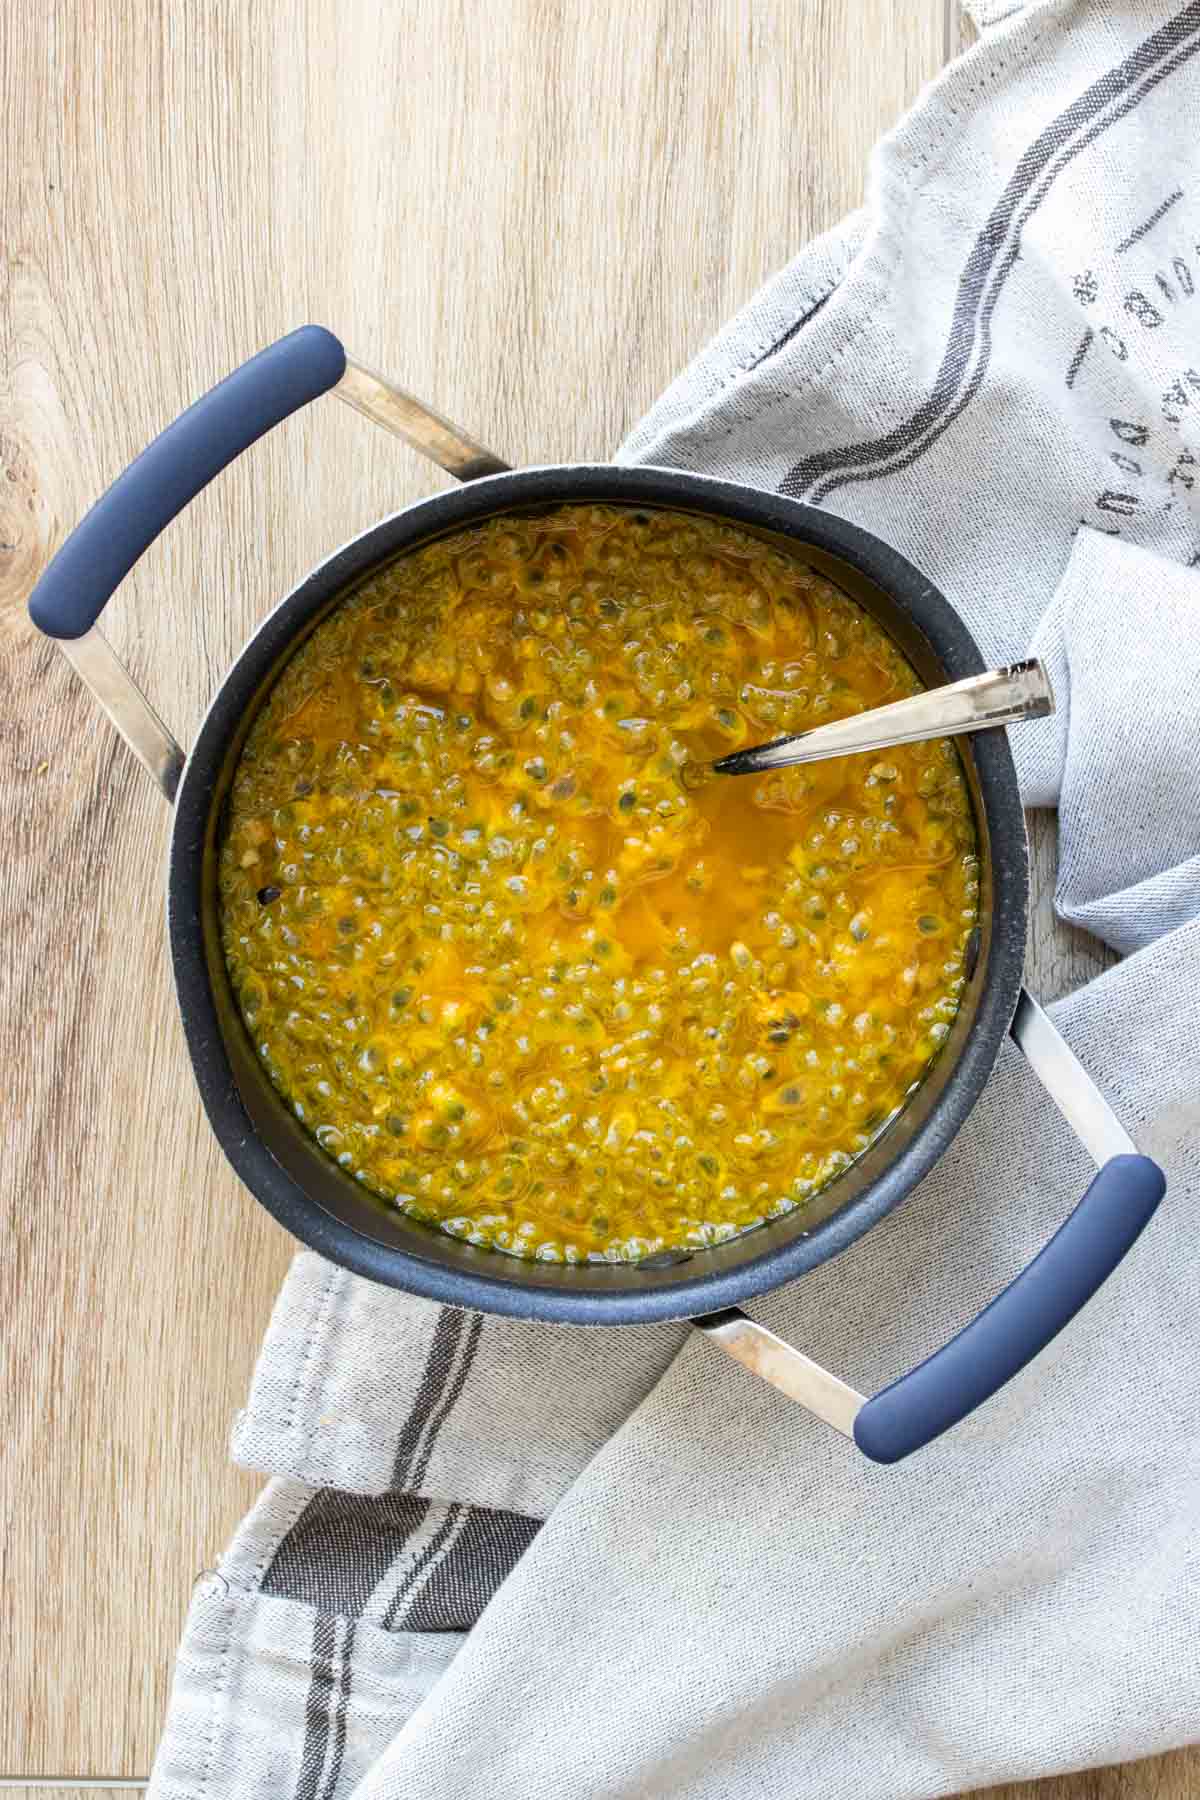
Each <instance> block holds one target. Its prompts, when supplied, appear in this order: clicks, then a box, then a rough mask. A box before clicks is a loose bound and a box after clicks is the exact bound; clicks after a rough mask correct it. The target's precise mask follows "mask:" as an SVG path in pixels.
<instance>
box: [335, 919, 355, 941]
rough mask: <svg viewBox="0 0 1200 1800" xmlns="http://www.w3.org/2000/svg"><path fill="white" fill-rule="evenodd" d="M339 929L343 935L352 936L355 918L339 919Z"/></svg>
mask: <svg viewBox="0 0 1200 1800" xmlns="http://www.w3.org/2000/svg"><path fill="white" fill-rule="evenodd" d="M338 930H339V931H340V932H341V934H342V936H343V937H350V936H352V935H353V932H354V920H353V919H339V920H338Z"/></svg>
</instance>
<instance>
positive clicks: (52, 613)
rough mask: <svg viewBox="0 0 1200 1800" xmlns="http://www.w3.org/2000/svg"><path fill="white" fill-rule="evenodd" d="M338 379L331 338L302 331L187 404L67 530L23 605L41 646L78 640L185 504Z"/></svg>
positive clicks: (319, 331) (308, 328) (339, 361)
mask: <svg viewBox="0 0 1200 1800" xmlns="http://www.w3.org/2000/svg"><path fill="white" fill-rule="evenodd" d="M345 369H346V352H345V350H344V349H343V348H342V346H341V344H340V343H339V342H338V340H337V338H335V337H334V335H333V333H332V332H331V331H326V330H324V329H323V327H321V326H320V325H302V326H301V327H300V329H299V331H293V332H290V333H289V335H288V336H287V337H283V338H280V339H279V341H278V343H275V344H272V345H271V346H270V347H269V348H268V349H266V350H261V351H260V352H259V354H258V355H257V356H252V357H251V358H250V360H249V362H246V363H243V364H242V366H241V368H240V369H236V370H235V371H234V373H233V374H232V375H230V376H227V377H226V379H225V380H224V381H222V382H220V383H219V384H218V386H216V387H215V388H213V389H212V390H211V391H210V392H209V393H207V394H205V395H204V397H203V399H201V400H197V401H196V404H195V405H194V406H190V407H189V408H188V410H187V412H185V413H184V414H183V415H182V416H181V417H180V418H178V419H176V421H175V423H174V424H173V425H168V426H167V428H166V430H165V431H164V432H162V433H161V434H160V435H159V436H158V437H156V438H155V440H154V442H153V443H152V444H151V445H150V446H149V447H148V448H147V449H145V450H143V451H142V454H141V455H140V456H139V457H138V459H137V461H136V462H134V463H131V464H130V466H129V467H128V468H127V469H126V471H125V473H124V474H123V475H119V476H118V477H117V479H116V481H114V482H113V484H112V486H111V487H110V488H109V490H108V492H107V493H106V494H104V495H103V496H102V497H101V498H100V499H99V500H97V502H96V504H95V505H94V506H93V507H92V510H91V511H90V512H89V513H88V515H87V517H86V518H85V519H84V520H83V521H82V523H81V524H79V525H77V526H76V528H75V530H74V531H73V532H72V533H71V536H70V537H69V538H68V539H67V541H66V543H65V544H64V545H63V546H62V548H61V550H59V552H58V554H57V555H56V556H55V558H54V560H53V562H51V564H50V565H49V567H48V568H47V569H46V571H45V573H44V574H43V575H42V577H41V580H40V581H39V582H38V584H37V586H36V587H35V588H34V590H33V593H32V595H31V596H30V600H29V612H30V616H31V618H32V619H33V622H34V624H35V625H37V626H38V627H39V629H40V630H42V631H44V632H45V633H46V635H47V636H48V637H52V638H68V639H70V638H81V637H83V636H84V635H85V633H87V632H88V631H90V630H91V628H92V626H93V625H94V624H95V623H96V621H97V619H98V618H99V617H100V614H101V613H102V612H103V611H104V608H105V607H106V606H107V604H108V602H109V600H110V599H111V597H112V595H113V594H114V593H115V591H116V589H117V588H118V587H119V586H120V584H121V582H122V581H123V580H124V579H125V577H126V575H128V573H129V571H130V569H132V567H133V565H134V563H136V562H137V560H138V558H139V557H140V556H141V555H142V554H143V552H144V551H146V550H148V549H149V547H150V545H151V544H152V543H153V542H154V540H155V538H156V537H157V536H158V534H159V532H160V531H162V530H163V528H164V527H165V526H167V525H169V524H170V522H171V520H172V519H173V518H174V517H175V516H176V514H177V513H180V512H182V511H183V509H184V507H185V506H186V505H187V504H188V502H189V500H193V499H195V497H196V495H197V494H198V493H199V492H200V490H201V488H204V487H207V486H208V484H209V482H210V481H211V480H212V478H213V476H214V475H218V474H220V472H221V470H222V469H223V468H225V466H226V465H227V464H228V463H231V462H232V461H233V460H234V458H235V457H237V456H240V455H241V453H242V451H243V450H247V449H249V447H250V445H251V444H253V443H255V442H256V441H257V439H259V438H260V437H262V436H263V434H264V433H265V432H268V431H270V429H271V427H272V426H273V425H278V424H279V423H280V422H281V421H282V420H283V419H286V418H287V417H288V416H289V415H290V414H291V413H294V412H297V411H298V410H299V408H300V407H302V406H306V405H307V404H308V402H309V401H310V400H315V399H316V398H317V397H318V395H320V394H325V393H328V392H329V390H330V388H332V387H336V385H337V383H338V382H339V381H340V380H341V379H342V376H343V374H344V373H345Z"/></svg>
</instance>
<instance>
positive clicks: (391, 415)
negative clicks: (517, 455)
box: [330, 356, 509, 481]
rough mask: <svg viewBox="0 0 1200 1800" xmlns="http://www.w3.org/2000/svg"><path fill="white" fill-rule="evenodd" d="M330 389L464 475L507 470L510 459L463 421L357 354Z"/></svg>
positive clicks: (451, 470)
mask: <svg viewBox="0 0 1200 1800" xmlns="http://www.w3.org/2000/svg"><path fill="white" fill-rule="evenodd" d="M330 392H331V393H333V394H336V395H337V398H338V399H339V400H341V401H344V403H345V404H346V405H347V406H352V407H353V408H354V410H355V412H359V413H361V414H362V415H363V417H364V418H365V419H370V420H371V423H372V424H373V425H382V426H383V428H384V430H385V431H390V432H393V433H394V435H395V436H396V437H399V438H403V439H404V442H405V443H406V444H411V445H412V447H413V449H414V450H419V451H420V452H421V453H422V455H423V456H427V457H429V459H430V461H431V462H435V463H437V464H438V466H439V468H443V469H445V470H446V472H447V473H448V474H450V475H453V476H455V478H456V479H457V480H459V481H478V480H479V478H480V476H482V475H503V474H505V473H507V471H508V468H509V464H508V463H506V462H501V460H500V458H499V457H498V456H496V455H494V454H493V452H492V451H490V450H487V449H485V448H484V446H483V445H482V444H477V443H476V442H475V439H474V438H473V437H470V436H468V434H467V433H466V432H465V431H463V430H462V428H461V427H460V426H458V425H452V424H451V422H450V420H449V419H445V418H443V417H442V415H441V413H438V412H434V410H433V408H432V407H431V406H426V404H425V402H424V401H423V400H417V399H416V398H414V396H413V395H412V394H409V393H406V392H405V390H404V389H403V388H398V387H393V385H392V383H391V382H390V381H386V380H385V379H384V377H383V376H382V375H377V374H376V372H375V370H374V369H368V368H367V367H366V366H365V364H363V363H359V362H355V361H354V359H353V357H350V356H348V357H347V358H346V373H345V374H344V375H343V376H342V379H341V380H340V381H339V382H338V384H337V386H336V387H334V388H331V389H330Z"/></svg>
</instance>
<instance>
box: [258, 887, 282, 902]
mask: <svg viewBox="0 0 1200 1800" xmlns="http://www.w3.org/2000/svg"><path fill="white" fill-rule="evenodd" d="M282 892H283V889H282V888H277V887H260V888H259V890H258V904H259V905H260V906H270V904H271V902H272V900H278V898H279V896H280V894H282Z"/></svg>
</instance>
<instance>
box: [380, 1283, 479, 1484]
mask: <svg viewBox="0 0 1200 1800" xmlns="http://www.w3.org/2000/svg"><path fill="white" fill-rule="evenodd" d="M467 1317H468V1315H467V1314H466V1313H464V1312H457V1311H454V1310H453V1309H452V1308H451V1307H448V1306H443V1308H442V1310H441V1312H440V1313H439V1314H438V1322H437V1325H436V1327H435V1328H434V1333H433V1342H432V1343H431V1344H430V1346H429V1355H428V1357H427V1358H426V1361H425V1372H424V1374H423V1375H422V1376H421V1382H420V1386H419V1387H418V1388H417V1393H416V1398H415V1399H414V1401H413V1403H412V1407H411V1409H410V1411H409V1415H408V1418H407V1419H406V1420H405V1422H404V1428H403V1430H402V1431H401V1433H400V1436H399V1439H398V1440H397V1443H396V1459H395V1461H394V1463H393V1464H392V1480H391V1485H392V1487H393V1488H403V1487H404V1486H405V1478H406V1477H407V1475H408V1469H409V1465H410V1463H411V1462H412V1459H413V1457H414V1456H415V1454H416V1451H417V1446H418V1445H419V1444H420V1442H421V1438H422V1436H423V1435H424V1432H425V1427H426V1426H427V1425H428V1423H429V1420H430V1416H431V1414H432V1413H433V1411H434V1409H435V1408H436V1406H437V1403H438V1400H439V1399H440V1398H441V1394H442V1390H443V1388H444V1387H445V1385H446V1383H447V1381H448V1380H449V1379H450V1370H451V1367H452V1366H453V1363H454V1353H455V1351H456V1350H457V1349H458V1344H459V1339H460V1338H461V1337H462V1334H463V1331H464V1328H465V1327H466V1323H467Z"/></svg>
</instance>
